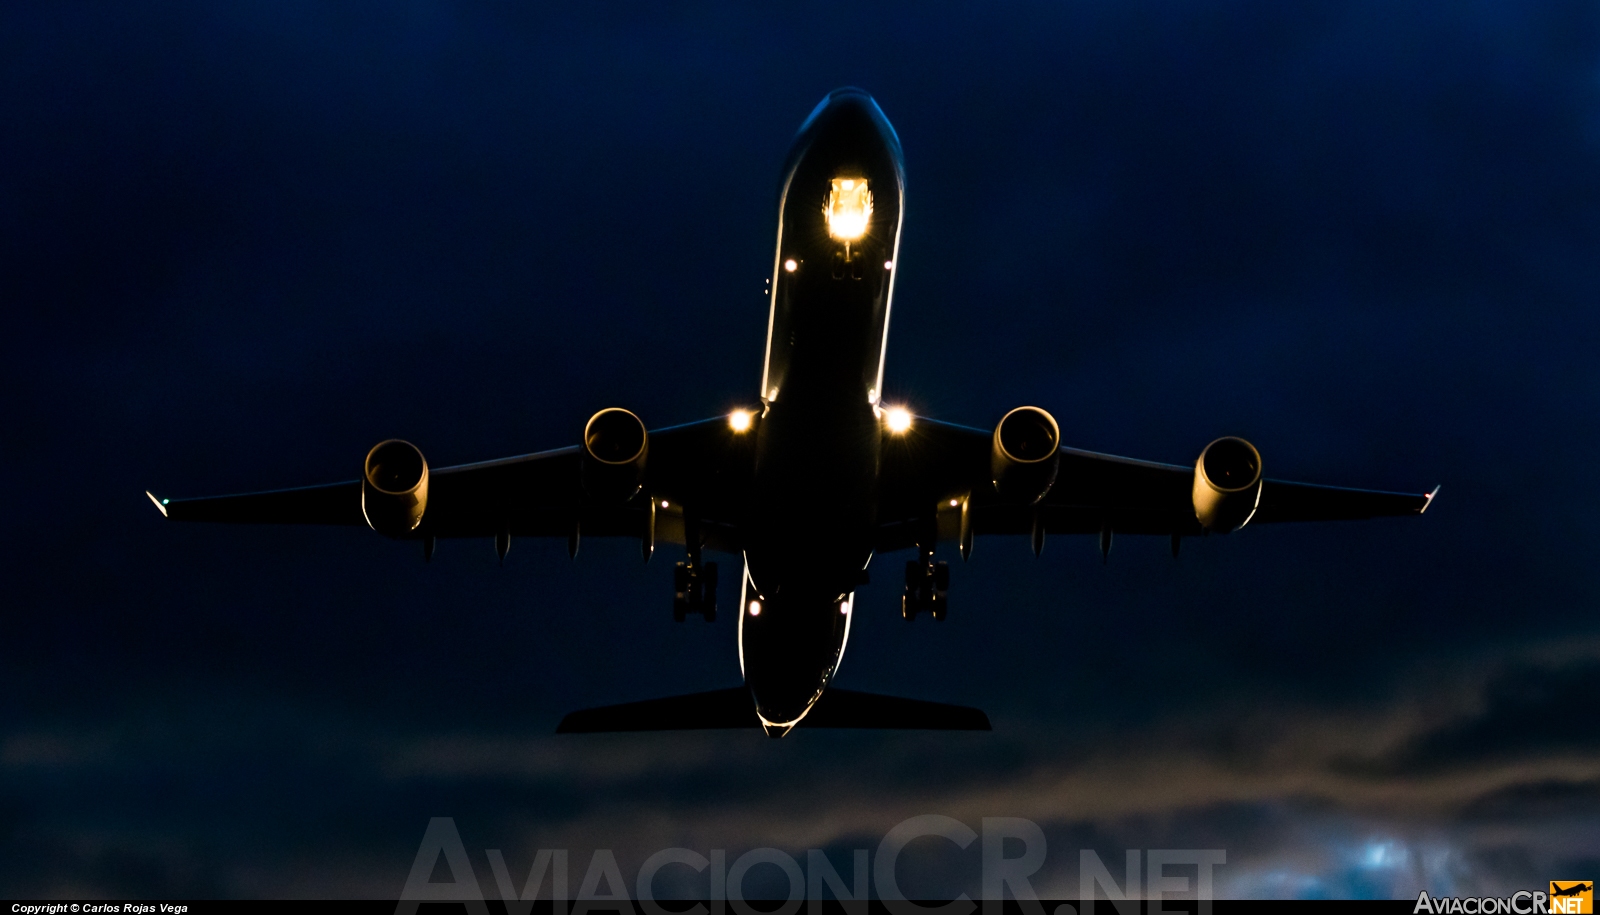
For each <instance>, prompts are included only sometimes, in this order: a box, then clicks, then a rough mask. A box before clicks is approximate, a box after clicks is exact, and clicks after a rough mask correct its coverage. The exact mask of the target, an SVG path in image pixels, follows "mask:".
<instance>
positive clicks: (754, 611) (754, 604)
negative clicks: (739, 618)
mask: <svg viewBox="0 0 1600 915" xmlns="http://www.w3.org/2000/svg"><path fill="white" fill-rule="evenodd" d="M750 615H751V616H760V615H761V601H758V600H753V601H751V602H750Z"/></svg>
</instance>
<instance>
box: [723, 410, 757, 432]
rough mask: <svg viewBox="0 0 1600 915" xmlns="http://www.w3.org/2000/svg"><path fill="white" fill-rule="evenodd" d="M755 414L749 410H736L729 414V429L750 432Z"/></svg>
mask: <svg viewBox="0 0 1600 915" xmlns="http://www.w3.org/2000/svg"><path fill="white" fill-rule="evenodd" d="M754 419H755V414H754V413H751V412H750V411H749V410H734V411H733V412H732V413H729V414H728V428H729V429H732V430H733V431H735V432H749V431H750V423H751V422H752V421H753V420H754Z"/></svg>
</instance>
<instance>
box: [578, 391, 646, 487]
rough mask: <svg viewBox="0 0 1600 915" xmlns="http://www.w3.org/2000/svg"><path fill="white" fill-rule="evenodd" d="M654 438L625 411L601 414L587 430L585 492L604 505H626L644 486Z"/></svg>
mask: <svg viewBox="0 0 1600 915" xmlns="http://www.w3.org/2000/svg"><path fill="white" fill-rule="evenodd" d="M649 450H650V436H649V433H648V432H646V431H645V428H644V422H643V421H642V420H640V419H639V417H637V416H635V415H633V414H632V413H630V412H629V411H627V410H624V409H622V408H621V407H611V408H609V409H605V410H601V411H600V412H599V413H596V414H595V415H593V416H591V417H589V424H588V425H586V426H584V427H583V488H584V491H585V492H587V493H588V494H589V496H590V497H591V498H594V499H598V500H600V501H602V502H613V503H615V502H626V501H628V500H629V499H631V498H633V497H634V496H635V495H637V494H638V492H639V488H640V486H641V485H642V484H643V483H644V461H645V455H646V454H647V453H648V452H649Z"/></svg>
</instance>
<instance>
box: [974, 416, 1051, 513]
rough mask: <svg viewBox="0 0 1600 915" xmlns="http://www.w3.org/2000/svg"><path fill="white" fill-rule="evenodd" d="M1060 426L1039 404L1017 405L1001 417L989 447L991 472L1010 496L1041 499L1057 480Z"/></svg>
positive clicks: (1002, 491) (1030, 501)
mask: <svg viewBox="0 0 1600 915" xmlns="http://www.w3.org/2000/svg"><path fill="white" fill-rule="evenodd" d="M1060 447H1061V427H1060V426H1057V425H1056V420H1055V417H1053V416H1051V415H1050V414H1049V413H1046V412H1045V411H1044V410H1041V409H1039V408H1038V407H1018V408H1016V409H1015V410H1012V411H1011V412H1010V413H1007V414H1006V415H1005V416H1003V417H1001V419H1000V424H999V425H997V426H995V427H994V442H993V444H991V445H990V447H989V474H990V479H991V480H993V482H994V488H995V491H996V492H998V493H999V494H1000V495H1001V496H1003V497H1005V498H1007V499H1019V500H1022V501H1024V502H1027V503H1028V504H1030V505H1031V504H1033V503H1035V502H1038V501H1039V500H1040V499H1043V498H1044V495H1045V493H1047V492H1049V491H1050V486H1051V484H1053V483H1055V481H1056V467H1057V465H1059V464H1060V463H1061V455H1060V452H1059V450H1058V449H1059V448H1060Z"/></svg>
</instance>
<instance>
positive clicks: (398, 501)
mask: <svg viewBox="0 0 1600 915" xmlns="http://www.w3.org/2000/svg"><path fill="white" fill-rule="evenodd" d="M427 509H428V462H427V461H426V460H424V459H423V457H422V452H421V451H419V450H417V446H416V445H413V444H411V443H410V442H403V441H401V440H400V439H397V438H391V439H389V440H388V441H386V442H379V443H378V444H376V445H373V446H372V450H371V451H368V452H367V462H366V466H365V467H364V468H363V470H362V473H361V511H362V513H363V514H365V515H366V516H367V524H368V525H369V526H371V528H372V529H373V530H375V531H377V532H378V533H380V534H383V535H384V536H386V537H404V536H405V535H406V534H409V533H411V532H412V531H414V530H416V529H417V526H418V525H420V524H421V523H422V513H423V512H425V511H427Z"/></svg>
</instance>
